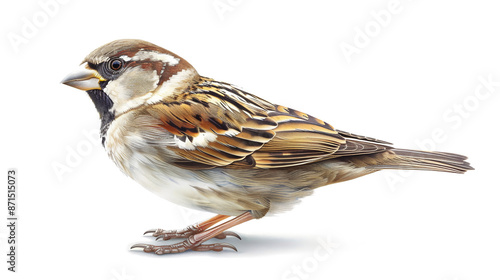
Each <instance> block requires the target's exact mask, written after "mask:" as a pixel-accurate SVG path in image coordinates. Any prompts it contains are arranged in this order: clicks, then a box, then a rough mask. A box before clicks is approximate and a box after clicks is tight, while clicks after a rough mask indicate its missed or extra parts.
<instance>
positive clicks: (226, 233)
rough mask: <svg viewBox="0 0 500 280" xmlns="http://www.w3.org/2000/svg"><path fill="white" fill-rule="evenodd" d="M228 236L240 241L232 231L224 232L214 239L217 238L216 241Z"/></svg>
mask: <svg viewBox="0 0 500 280" xmlns="http://www.w3.org/2000/svg"><path fill="white" fill-rule="evenodd" d="M228 236H234V237H236V238H238V239H239V240H241V237H240V236H239V235H238V234H237V233H236V232H234V231H224V232H222V233H221V234H219V235H217V236H215V238H217V239H224V238H226V237H228Z"/></svg>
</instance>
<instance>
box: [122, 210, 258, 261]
mask: <svg viewBox="0 0 500 280" xmlns="http://www.w3.org/2000/svg"><path fill="white" fill-rule="evenodd" d="M221 216H222V215H221ZM215 218H217V216H216V217H215ZM224 219H225V218H224ZM252 219H253V216H252V214H250V212H245V213H243V214H241V215H239V216H237V217H235V218H233V219H231V220H229V221H226V222H224V223H222V224H220V225H217V226H215V227H213V228H207V229H205V230H204V231H201V232H198V233H195V234H193V235H190V236H188V237H187V239H186V240H184V241H182V242H179V243H175V244H172V245H163V246H154V245H149V244H135V245H133V246H132V247H131V248H130V249H134V248H142V249H143V251H144V252H147V253H151V252H154V253H155V254H157V255H162V254H171V253H182V252H184V251H187V250H193V251H222V250H223V249H224V248H231V249H233V250H235V251H237V250H236V247H234V246H233V245H231V244H228V243H214V244H202V243H203V242H205V241H207V240H209V239H211V238H214V237H217V236H218V235H220V234H221V233H224V231H225V230H227V229H229V228H232V227H234V226H236V225H239V224H241V223H244V222H246V221H250V220H252ZM213 224H214V223H213ZM213 224H212V225H213Z"/></svg>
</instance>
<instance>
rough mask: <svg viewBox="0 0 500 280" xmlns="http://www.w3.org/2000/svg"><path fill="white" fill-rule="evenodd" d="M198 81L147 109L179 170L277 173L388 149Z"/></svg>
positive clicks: (223, 86)
mask: <svg viewBox="0 0 500 280" xmlns="http://www.w3.org/2000/svg"><path fill="white" fill-rule="evenodd" d="M201 79H202V80H201V81H200V83H199V84H198V85H197V86H193V87H192V88H190V89H189V91H187V92H186V93H184V94H181V95H179V96H177V97H176V98H174V99H172V100H164V102H163V103H158V104H154V105H151V106H150V107H149V108H148V109H147V110H148V112H149V113H150V114H151V115H152V116H154V117H155V118H157V119H158V120H160V121H161V123H162V128H164V129H165V130H167V131H169V132H170V133H172V134H173V135H175V137H176V139H177V141H178V145H177V146H168V148H169V149H171V150H172V151H174V152H175V153H176V154H177V155H178V156H179V159H178V160H177V162H176V163H177V164H178V165H179V166H182V167H184V168H194V169H204V168H214V167H227V168H281V167H289V166H297V165H303V164H307V163H311V162H317V161H322V160H325V159H330V158H335V157H341V156H351V155H361V154H370V153H379V152H382V151H385V150H386V149H387V148H388V147H389V146H387V144H388V143H387V142H384V141H381V140H377V139H375V138H370V137H365V136H360V135H355V134H351V133H348V132H344V131H337V130H335V129H334V128H333V127H332V126H331V125H329V124H328V123H325V122H324V121H322V120H320V119H317V118H314V117H312V116H310V115H307V114H305V113H303V112H300V111H297V110H293V109H291V108H287V107H284V106H280V105H273V104H271V103H269V102H267V101H265V100H263V99H260V98H258V97H256V96H254V95H251V94H249V93H246V92H244V91H242V90H239V89H237V88H235V87H233V86H231V85H229V84H226V83H221V82H217V81H214V80H211V79H208V78H203V77H202V78H201Z"/></svg>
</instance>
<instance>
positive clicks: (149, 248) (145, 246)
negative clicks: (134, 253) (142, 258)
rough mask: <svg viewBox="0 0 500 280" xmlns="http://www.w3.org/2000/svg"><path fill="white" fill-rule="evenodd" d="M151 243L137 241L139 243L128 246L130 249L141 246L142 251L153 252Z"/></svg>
mask: <svg viewBox="0 0 500 280" xmlns="http://www.w3.org/2000/svg"><path fill="white" fill-rule="evenodd" d="M153 247H154V246H153V245H149V244H144V243H139V244H134V245H132V247H130V250H133V249H136V248H141V249H142V250H143V251H144V252H148V253H149V252H153Z"/></svg>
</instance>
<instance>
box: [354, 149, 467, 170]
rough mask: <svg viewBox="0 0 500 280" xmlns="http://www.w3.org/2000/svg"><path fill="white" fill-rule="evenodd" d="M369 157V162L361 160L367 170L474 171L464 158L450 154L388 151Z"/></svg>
mask: <svg viewBox="0 0 500 280" xmlns="http://www.w3.org/2000/svg"><path fill="white" fill-rule="evenodd" d="M369 156H371V160H369V159H367V160H363V161H364V164H363V165H364V167H365V168H368V169H372V168H373V169H407V170H430V171H441V172H451V173H465V172H466V171H468V170H474V168H473V167H472V166H470V164H469V163H468V162H467V161H465V160H466V159H467V157H466V156H462V155H458V154H452V153H443V152H426V151H417V150H406V149H390V150H388V151H386V152H383V153H380V154H372V155H369Z"/></svg>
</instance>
